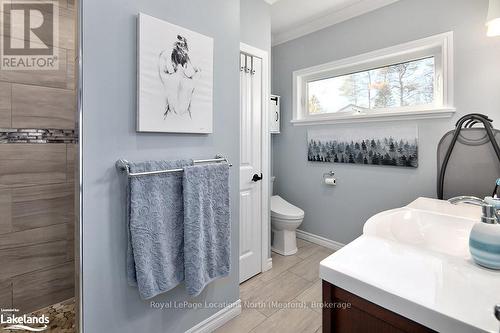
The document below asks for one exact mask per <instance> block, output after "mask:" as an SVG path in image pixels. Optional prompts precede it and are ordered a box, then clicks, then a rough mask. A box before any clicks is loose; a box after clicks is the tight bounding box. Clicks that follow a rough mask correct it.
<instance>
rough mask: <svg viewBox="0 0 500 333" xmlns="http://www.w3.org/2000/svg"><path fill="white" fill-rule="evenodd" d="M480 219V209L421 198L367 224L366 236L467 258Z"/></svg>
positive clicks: (376, 217) (365, 228)
mask: <svg viewBox="0 0 500 333" xmlns="http://www.w3.org/2000/svg"><path fill="white" fill-rule="evenodd" d="M480 215H481V212H480V208H479V207H475V206H470V205H452V204H450V203H448V202H446V201H437V200H432V199H427V198H419V199H417V200H415V201H414V202H412V203H411V204H409V205H408V206H406V207H402V208H398V209H392V210H388V211H385V212H382V213H380V214H377V215H375V216H373V217H372V218H370V219H369V220H368V221H367V222H366V223H365V226H364V228H363V234H365V235H370V236H376V237H381V238H384V239H388V240H392V241H396V242H399V243H403V244H405V245H413V246H418V247H419V248H420V249H423V250H429V251H434V252H439V253H442V254H446V255H451V256H455V257H461V258H468V257H470V253H469V234H470V231H471V229H472V227H473V226H474V224H475V223H476V222H478V220H479V217H480Z"/></svg>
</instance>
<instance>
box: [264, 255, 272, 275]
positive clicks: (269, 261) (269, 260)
mask: <svg viewBox="0 0 500 333" xmlns="http://www.w3.org/2000/svg"><path fill="white" fill-rule="evenodd" d="M271 268H273V259H272V258H267V261H266V262H265V263H264V265H262V273H264V272H267V271H268V270H270V269H271Z"/></svg>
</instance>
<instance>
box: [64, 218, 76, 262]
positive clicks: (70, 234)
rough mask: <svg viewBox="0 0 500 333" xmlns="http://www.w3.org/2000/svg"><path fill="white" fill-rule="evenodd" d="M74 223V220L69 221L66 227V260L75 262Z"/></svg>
mask: <svg viewBox="0 0 500 333" xmlns="http://www.w3.org/2000/svg"><path fill="white" fill-rule="evenodd" d="M75 223H76V220H73V221H70V222H69V223H68V224H67V226H68V228H67V233H66V239H67V240H68V251H67V258H68V260H75V251H76V249H75Z"/></svg>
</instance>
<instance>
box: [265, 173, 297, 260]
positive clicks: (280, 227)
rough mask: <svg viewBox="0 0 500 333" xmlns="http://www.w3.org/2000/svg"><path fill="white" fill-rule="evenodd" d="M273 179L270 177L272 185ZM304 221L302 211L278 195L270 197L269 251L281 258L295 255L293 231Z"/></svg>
mask: <svg viewBox="0 0 500 333" xmlns="http://www.w3.org/2000/svg"><path fill="white" fill-rule="evenodd" d="M274 179H275V177H272V182H273V183H274ZM303 220H304V211H303V210H302V209H300V208H298V207H295V206H294V205H292V204H291V203H289V202H287V201H285V200H284V199H283V198H281V197H280V196H278V195H274V196H272V197H271V230H272V237H271V249H272V250H273V251H274V252H276V253H278V254H281V255H283V256H289V255H292V254H295V253H297V238H296V233H295V230H297V228H298V227H299V226H300V225H301V224H302V221H303Z"/></svg>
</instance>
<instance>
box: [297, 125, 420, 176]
mask: <svg viewBox="0 0 500 333" xmlns="http://www.w3.org/2000/svg"><path fill="white" fill-rule="evenodd" d="M307 141H308V149H307V160H308V161H309V162H322V163H344V164H362V165H381V166H392V167H405V168H417V167H418V129H417V126H416V125H409V126H407V125H404V126H397V127H396V126H394V127H389V126H387V127H379V126H377V127H373V128H371V127H369V128H363V129H354V130H353V129H334V128H332V129H329V130H309V131H308V133H307Z"/></svg>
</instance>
